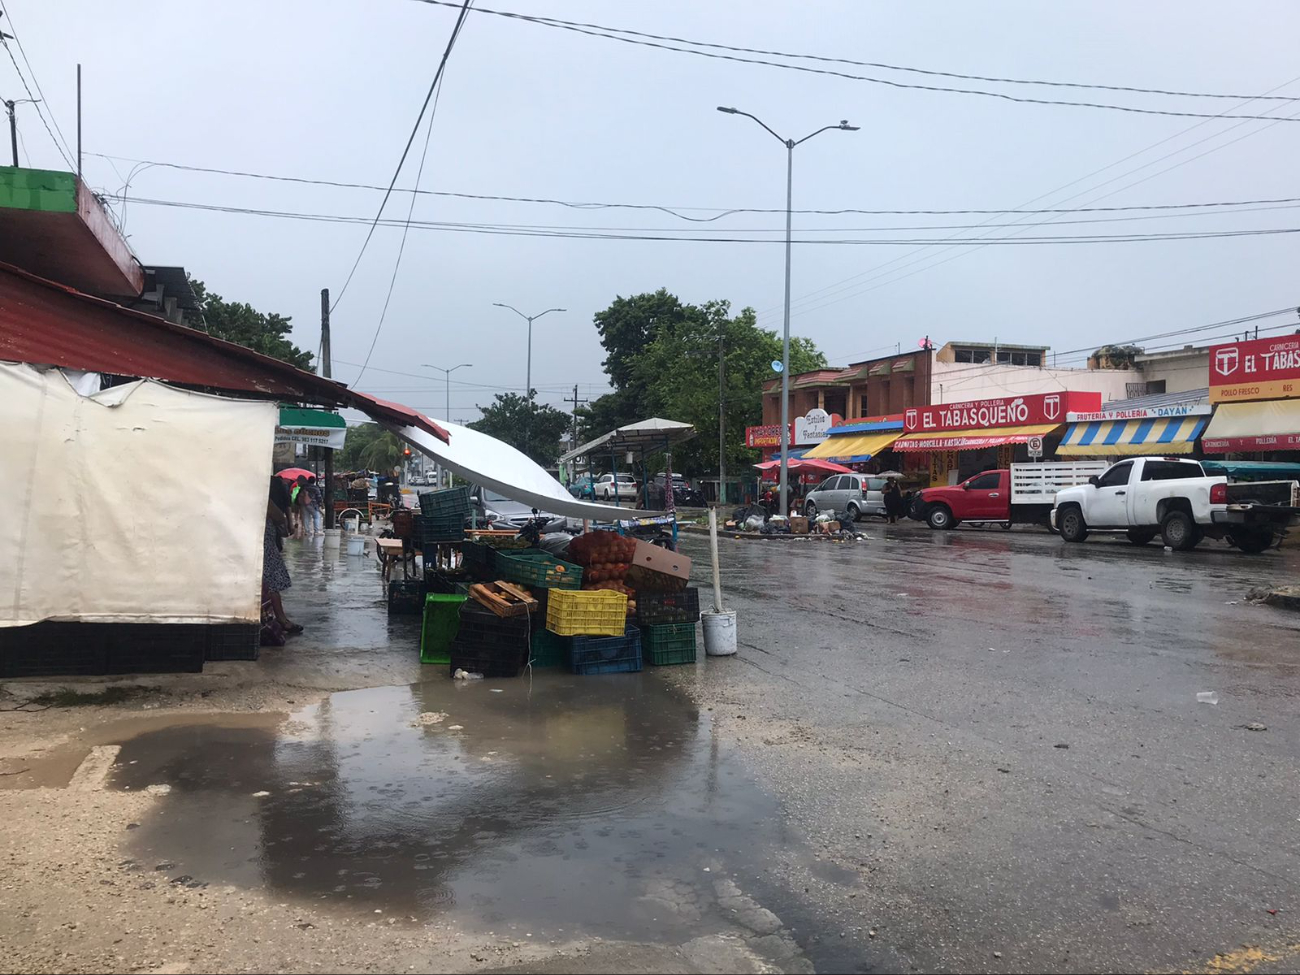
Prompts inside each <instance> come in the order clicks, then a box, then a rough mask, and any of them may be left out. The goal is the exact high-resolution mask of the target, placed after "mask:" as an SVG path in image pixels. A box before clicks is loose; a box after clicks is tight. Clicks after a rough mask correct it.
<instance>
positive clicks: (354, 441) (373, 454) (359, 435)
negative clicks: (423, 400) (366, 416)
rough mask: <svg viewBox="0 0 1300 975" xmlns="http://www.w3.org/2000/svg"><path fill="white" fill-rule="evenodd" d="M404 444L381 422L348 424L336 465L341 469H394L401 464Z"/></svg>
mask: <svg viewBox="0 0 1300 975" xmlns="http://www.w3.org/2000/svg"><path fill="white" fill-rule="evenodd" d="M404 446H405V445H404V444H403V443H402V442H401V441H400V440H398V439H397V437H396V436H395V435H394V434H392V433H389V432H388V431H387V430H385V429H384V428H383V427H381V426H380V425H379V424H378V423H359V424H357V425H356V426H352V427H348V432H347V437H346V439H344V441H343V449H342V450H341V451H340V452H339V456H338V458H337V459H336V461H335V464H336V466H337V468H338V469H339V470H340V471H355V470H361V469H363V468H364V469H365V470H371V471H391V470H392V469H393V468H394V467H398V466H400V465H401V463H402V461H403V459H404V454H403V453H402V451H403V448H404Z"/></svg>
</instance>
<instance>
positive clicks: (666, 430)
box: [560, 416, 695, 511]
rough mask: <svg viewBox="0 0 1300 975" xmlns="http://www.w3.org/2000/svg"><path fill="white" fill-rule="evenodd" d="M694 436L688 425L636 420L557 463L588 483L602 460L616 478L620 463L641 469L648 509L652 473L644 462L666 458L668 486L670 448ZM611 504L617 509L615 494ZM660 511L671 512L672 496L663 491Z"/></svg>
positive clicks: (644, 497)
mask: <svg viewBox="0 0 1300 975" xmlns="http://www.w3.org/2000/svg"><path fill="white" fill-rule="evenodd" d="M694 436H695V427H693V426H692V425H691V424H689V423H679V422H678V421H676V420H665V419H663V418H661V417H657V416H656V417H651V418H650V419H648V420H640V421H638V422H636V423H629V424H627V425H626V426H621V427H619V428H618V429H616V430H611V431H610V432H609V433H606V434H603V435H602V436H599V437H597V438H596V439H595V440H591V441H588V442H587V443H585V444H583V445H582V446H580V447H575V448H574V449H573V450H570V451H569V452H568V453H566V454H563V455H561V457H560V463H561V464H567V465H571V466H574V467H577V468H579V469H581V470H582V471H583V472H585V474H586V476H587V478H588V480H589V481H593V480H594V476H595V471H596V469H597V468H598V467H599V466H602V465H603V464H604V462H605V461H606V460H608V461H609V464H610V473H612V474H614V475H615V476H616V477H617V475H618V468H619V463H620V461H621V462H623V463H625V464H627V465H629V466H632V467H633V468H634V469H635V467H636V466H637V465H640V467H641V469H642V474H643V477H642V484H643V492H644V493H643V494H642V498H641V500H642V503H643V505H644V506H645V507H646V508H649V507H650V498H649V495H648V488H649V483H650V477H651V476H652V472H650V471H646V470H645V462H646V460H647V459H648V458H650V457H651V456H653V455H655V454H663V455H664V456H665V458H666V460H665V464H664V470H665V474H666V477H665V485H667V484H671V483H672V475H673V472H672V448H673V447H674V446H675V445H676V444H679V443H682V442H684V441H686V440H690V439H691V438H692V437H694ZM614 503H615V505H618V503H619V499H618V494H617V492H615V494H614ZM664 507H665V508H667V509H668V510H669V511H672V510H673V509H674V501H673V492H672V491H670V490H665V492H664Z"/></svg>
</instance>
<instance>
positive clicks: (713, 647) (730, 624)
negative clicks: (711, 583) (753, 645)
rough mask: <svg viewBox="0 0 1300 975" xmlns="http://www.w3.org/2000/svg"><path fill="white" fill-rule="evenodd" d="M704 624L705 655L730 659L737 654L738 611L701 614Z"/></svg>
mask: <svg viewBox="0 0 1300 975" xmlns="http://www.w3.org/2000/svg"><path fill="white" fill-rule="evenodd" d="M700 620H701V622H703V623H704V653H705V655H706V656H709V657H730V656H731V655H732V654H734V653H735V652H736V611H735V610H734V609H731V610H726V611H725V612H722V613H701V614H700Z"/></svg>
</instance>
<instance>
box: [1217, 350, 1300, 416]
mask: <svg viewBox="0 0 1300 975" xmlns="http://www.w3.org/2000/svg"><path fill="white" fill-rule="evenodd" d="M1297 396H1300V335H1284V336H1279V337H1278V338H1273V339H1251V340H1250V341H1249V342H1229V343H1227V344H1226V345H1213V346H1211V347H1210V402H1211V403H1234V402H1237V401H1239V400H1253V399H1291V398H1293V397H1297Z"/></svg>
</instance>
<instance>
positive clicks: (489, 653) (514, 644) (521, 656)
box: [451, 600, 530, 677]
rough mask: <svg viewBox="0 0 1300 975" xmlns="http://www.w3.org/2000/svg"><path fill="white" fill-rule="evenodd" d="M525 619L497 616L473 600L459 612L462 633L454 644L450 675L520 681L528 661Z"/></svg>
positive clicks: (458, 633)
mask: <svg viewBox="0 0 1300 975" xmlns="http://www.w3.org/2000/svg"><path fill="white" fill-rule="evenodd" d="M529 646H530V644H529V626H528V618H527V617H526V616H506V617H501V616H497V614H496V613H494V612H492V611H491V610H489V609H485V608H483V607H481V606H478V605H477V604H476V603H474V602H473V600H470V601H469V602H466V603H465V605H464V606H462V607H461V608H460V629H459V630H457V631H456V638H455V639H454V640H453V641H452V643H451V672H452V673H455V672H456V670H457V669H460V670H467V671H469V672H470V673H471V674H474V673H478V674H482V675H483V676H484V677H517V676H518V675H519V671H520V669H521V668H522V667H523V666H524V664H525V663H526V662H527V660H528V653H529Z"/></svg>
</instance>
